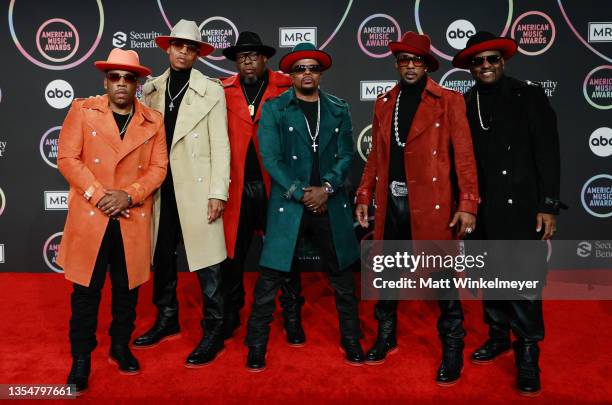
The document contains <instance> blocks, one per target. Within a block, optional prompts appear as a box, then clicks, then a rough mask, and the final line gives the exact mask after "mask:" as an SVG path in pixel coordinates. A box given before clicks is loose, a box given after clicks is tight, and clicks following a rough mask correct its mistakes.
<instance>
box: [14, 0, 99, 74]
mask: <svg viewBox="0 0 612 405" xmlns="http://www.w3.org/2000/svg"><path fill="white" fill-rule="evenodd" d="M83 3H90V4H91V7H87V5H85V6H84V7H85V8H87V9H88V10H89V9H91V14H92V15H94V13H96V9H97V17H98V31H97V35H96V34H94V33H93V32H92V33H88V35H87V38H83V36H82V32H83V31H84V30H83V29H82V30H79V28H78V27H79V26H80V27H82V28H85V27H86V26H87V27H89V25H91V21H90V17H91V16H90V15H84V16H83V15H82V13H83V10H81V9H79V11H78V12H77V11H75V10H73V9H71V8H70V7H68V6H62V4H61V2H60V3H59V4H58V5H55V6H54V8H55V9H56V12H57V14H56V15H54V16H49V17H51V18H48V19H43V20H37V19H36V18H32V14H31V13H30V12H29V10H28V8H29V7H32V5H28V4H27V3H25V2H23V1H17V0H11V1H10V4H9V12H8V23H9V31H10V33H11V38H12V39H13V42H14V43H15V46H16V47H17V49H18V50H19V52H20V53H21V54H22V55H23V56H24V57H25V58H26V59H27V60H29V61H30V62H32V63H33V64H35V65H37V66H39V67H42V68H44V69H49V70H64V69H70V68H73V67H75V66H78V65H80V64H81V63H83V62H84V61H85V60H87V59H88V58H89V57H90V56H91V55H92V54H93V52H94V51H95V49H96V48H97V46H98V44H99V43H100V39H101V38H102V32H103V31H104V7H103V6H102V1H101V0H96V1H95V2H93V1H92V2H83ZM94 4H95V5H94ZM90 43H91V45H89V44H90ZM84 45H85V46H84Z"/></svg>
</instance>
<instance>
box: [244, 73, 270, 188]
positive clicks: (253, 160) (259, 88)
mask: <svg viewBox="0 0 612 405" xmlns="http://www.w3.org/2000/svg"><path fill="white" fill-rule="evenodd" d="M240 86H241V87H242V91H243V92H244V95H245V98H246V100H247V107H248V104H249V103H253V106H254V107H255V110H254V111H255V114H253V115H252V116H251V120H252V121H254V120H255V116H256V115H257V110H258V109H259V104H260V103H261V99H262V98H263V94H264V93H265V91H266V88H267V87H268V71H267V70H266V71H265V72H264V74H263V76H262V78H261V80H258V81H257V82H255V83H245V82H244V80H243V79H242V78H240ZM245 135H248V136H250V137H251V140H250V141H249V147H248V149H247V155H246V163H245V165H244V181H262V180H263V176H262V175H261V168H260V167H259V159H258V158H257V151H256V150H255V144H254V143H253V136H256V135H255V134H245Z"/></svg>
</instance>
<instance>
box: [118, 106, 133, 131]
mask: <svg viewBox="0 0 612 405" xmlns="http://www.w3.org/2000/svg"><path fill="white" fill-rule="evenodd" d="M133 113H134V106H132V109H131V110H130V114H129V115H128V117H127V120H125V124H123V128H121V131H119V136H121V135H123V134H124V133H125V131H126V130H127V126H128V124H129V123H130V121H131V119H132V114H133Z"/></svg>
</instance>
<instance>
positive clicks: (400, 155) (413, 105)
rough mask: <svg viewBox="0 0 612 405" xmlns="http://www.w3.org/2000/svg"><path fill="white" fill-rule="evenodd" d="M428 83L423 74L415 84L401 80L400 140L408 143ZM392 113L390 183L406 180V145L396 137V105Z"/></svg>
mask: <svg viewBox="0 0 612 405" xmlns="http://www.w3.org/2000/svg"><path fill="white" fill-rule="evenodd" d="M426 84H427V76H426V75H425V76H423V77H422V78H421V79H420V80H419V81H418V82H416V83H414V84H409V83H406V82H405V81H403V80H400V93H401V97H400V100H399V110H398V125H397V126H398V135H399V139H400V142H402V143H404V144H405V143H406V139H407V138H408V133H409V132H410V128H411V127H412V121H413V119H414V116H415V115H416V112H417V109H418V108H419V104H420V103H421V96H422V94H423V91H424V90H425V85H426ZM393 108H394V110H393V114H391V142H390V143H391V147H390V151H389V183H391V182H392V181H394V180H395V181H399V182H406V170H405V165H404V147H403V146H400V145H398V143H397V141H396V139H395V105H394V106H393Z"/></svg>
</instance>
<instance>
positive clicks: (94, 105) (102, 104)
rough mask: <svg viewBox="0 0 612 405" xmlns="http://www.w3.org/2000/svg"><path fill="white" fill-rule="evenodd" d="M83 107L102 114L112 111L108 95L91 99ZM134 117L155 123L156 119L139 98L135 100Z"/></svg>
mask: <svg viewBox="0 0 612 405" xmlns="http://www.w3.org/2000/svg"><path fill="white" fill-rule="evenodd" d="M83 107H85V108H89V109H92V110H98V111H100V112H102V113H107V112H110V111H111V109H110V107H109V105H108V95H106V94H104V95H102V96H96V97H89V98H88V99H86V100H85V101H84V102H83ZM134 117H142V119H143V120H146V121H149V122H154V117H153V116H152V115H151V111H149V110H147V109H145V108H144V107H143V105H142V104H141V103H140V101H138V99H137V98H134Z"/></svg>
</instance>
